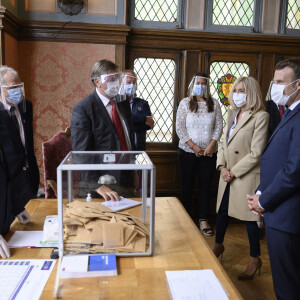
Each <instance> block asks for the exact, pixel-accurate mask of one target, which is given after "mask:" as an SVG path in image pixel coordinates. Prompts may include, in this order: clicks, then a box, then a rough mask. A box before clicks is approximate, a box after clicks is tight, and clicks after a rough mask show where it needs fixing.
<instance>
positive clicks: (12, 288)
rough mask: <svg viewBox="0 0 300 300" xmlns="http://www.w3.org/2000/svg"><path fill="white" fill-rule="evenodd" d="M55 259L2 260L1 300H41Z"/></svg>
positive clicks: (0, 274) (0, 262) (0, 271)
mask: <svg viewBox="0 0 300 300" xmlns="http://www.w3.org/2000/svg"><path fill="white" fill-rule="evenodd" d="M55 262H56V261H55V260H54V259H46V260H45V259H17V260H0V300H7V299H14V300H24V299H30V300H35V299H39V298H40V296H41V294H42V292H43V289H44V287H45V284H46V282H47V280H48V278H49V276H50V274H51V272H52V270H53V268H54V265H55Z"/></svg>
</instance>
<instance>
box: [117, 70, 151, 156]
mask: <svg viewBox="0 0 300 300" xmlns="http://www.w3.org/2000/svg"><path fill="white" fill-rule="evenodd" d="M136 81H137V76H136V74H135V73H134V71H133V70H125V71H124V72H123V80H122V85H121V89H120V94H121V95H120V99H122V97H125V98H126V100H127V101H128V102H129V103H130V108H131V112H132V119H133V125H134V138H135V146H136V150H141V151H145V150H146V131H147V130H150V129H152V128H153V126H154V120H153V118H152V114H151V110H150V106H149V104H148V101H146V100H144V99H141V98H138V97H137V96H136V90H137V83H136Z"/></svg>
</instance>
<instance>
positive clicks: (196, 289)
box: [166, 270, 228, 300]
mask: <svg viewBox="0 0 300 300" xmlns="http://www.w3.org/2000/svg"><path fill="white" fill-rule="evenodd" d="M166 276H167V280H168V284H169V288H170V292H171V294H172V299H173V300H187V299H199V300H215V299H218V300H228V296H227V295H226V293H225V291H224V289H223V287H222V285H221V283H220V282H219V280H218V278H217V277H216V275H215V273H214V272H213V270H187V271H166Z"/></svg>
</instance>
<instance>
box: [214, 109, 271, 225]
mask: <svg viewBox="0 0 300 300" xmlns="http://www.w3.org/2000/svg"><path fill="white" fill-rule="evenodd" d="M237 113H238V110H231V109H229V110H228V117H227V125H226V127H225V130H224V135H223V137H222V139H221V141H220V143H219V147H218V158H217V168H218V167H219V166H221V165H223V166H225V167H226V168H227V169H228V170H230V171H232V173H233V174H234V175H235V178H234V179H233V181H232V182H231V183H230V196H229V206H228V215H229V216H231V217H234V218H237V219H239V220H244V221H258V220H259V217H258V216H256V215H254V214H253V213H252V212H250V210H249V208H248V202H247V199H246V194H250V195H253V194H254V193H255V190H256V188H257V187H258V185H259V181H260V158H261V155H262V153H263V151H264V149H265V146H266V142H267V132H268V125H269V114H268V113H267V112H265V111H259V112H256V113H253V112H252V111H251V110H248V111H246V112H245V114H244V116H243V117H242V118H241V119H240V121H239V122H238V124H237V125H236V127H235V128H234V130H233V131H232V134H231V137H230V139H229V141H228V134H229V131H230V128H231V126H232V124H233V121H234V118H235V116H236V115H237ZM227 141H228V142H227ZM226 185H227V182H225V181H224V180H223V179H222V177H221V176H220V181H219V190H218V199H217V212H218V210H219V207H220V204H221V201H222V198H223V194H224V191H225V188H226Z"/></svg>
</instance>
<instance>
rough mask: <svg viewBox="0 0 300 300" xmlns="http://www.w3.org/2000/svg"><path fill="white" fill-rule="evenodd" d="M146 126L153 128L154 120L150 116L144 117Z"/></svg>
mask: <svg viewBox="0 0 300 300" xmlns="http://www.w3.org/2000/svg"><path fill="white" fill-rule="evenodd" d="M145 124H146V125H148V126H149V127H151V128H153V127H154V120H153V118H152V117H151V116H146V122H145Z"/></svg>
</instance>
